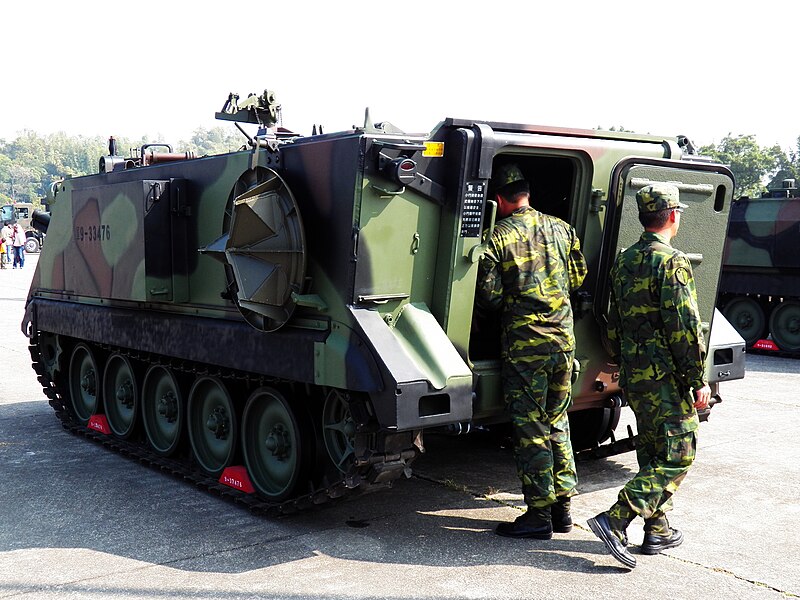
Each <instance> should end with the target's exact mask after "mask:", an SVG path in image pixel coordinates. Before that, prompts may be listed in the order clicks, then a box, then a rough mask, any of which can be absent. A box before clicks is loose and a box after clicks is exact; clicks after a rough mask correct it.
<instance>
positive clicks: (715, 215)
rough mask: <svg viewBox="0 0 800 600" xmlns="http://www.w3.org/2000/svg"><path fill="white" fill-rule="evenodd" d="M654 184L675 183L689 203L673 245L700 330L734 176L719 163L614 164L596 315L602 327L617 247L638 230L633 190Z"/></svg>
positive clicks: (710, 307) (707, 313) (710, 302)
mask: <svg viewBox="0 0 800 600" xmlns="http://www.w3.org/2000/svg"><path fill="white" fill-rule="evenodd" d="M657 182H658V183H661V182H669V183H673V184H675V185H677V186H678V189H679V190H680V199H681V202H683V203H684V204H687V205H688V208H687V209H686V210H685V212H684V214H683V215H682V219H681V226H680V229H679V231H678V235H677V236H676V237H675V239H674V240H673V242H672V244H673V246H674V247H675V248H678V249H679V250H681V251H682V252H684V253H685V254H686V255H687V256H688V257H689V259H690V261H691V263H692V268H693V270H694V275H695V283H696V285H697V298H698V303H699V306H700V316H701V318H702V320H703V323H704V326H705V328H708V327H709V326H710V323H711V319H712V316H713V314H714V304H715V302H716V299H717V283H718V280H719V272H720V268H721V266H722V249H723V246H724V245H725V235H726V233H727V228H728V212H729V210H730V205H731V198H732V196H733V186H734V182H733V175H732V174H731V172H730V171H729V170H728V168H727V167H725V166H723V165H719V164H710V163H685V162H679V161H669V160H658V159H648V158H631V159H627V160H625V161H622V162H620V163H619V164H618V165H617V166H616V167H615V169H614V173H613V175H612V181H611V186H610V189H611V190H612V197H611V198H610V199H609V202H608V211H609V213H608V215H607V217H606V224H605V229H604V234H603V235H604V239H603V252H602V257H601V261H600V267H599V268H600V271H599V275H600V276H599V277H598V282H600V289H599V290H598V294H597V295H596V297H595V315H597V317H598V320H599V321H600V322H601V325H603V328H602V329H603V330H605V325H606V323H607V314H608V304H609V284H610V281H609V278H608V273H609V270H610V268H611V265H612V264H613V261H614V259H615V258H616V256H617V255H618V254H619V253H620V252H621V251H622V250H624V249H625V248H628V247H630V246H631V245H633V244H635V243H636V241H637V240H638V239H639V237H640V236H641V234H642V231H643V228H642V225H641V224H640V223H639V216H638V215H639V210H638V207H637V205H636V192H638V191H639V190H640V189H642V188H643V187H645V186H646V185H650V184H652V183H657ZM706 332H707V329H706Z"/></svg>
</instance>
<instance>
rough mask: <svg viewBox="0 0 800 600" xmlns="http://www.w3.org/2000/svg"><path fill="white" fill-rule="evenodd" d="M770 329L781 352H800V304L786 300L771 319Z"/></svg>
mask: <svg viewBox="0 0 800 600" xmlns="http://www.w3.org/2000/svg"><path fill="white" fill-rule="evenodd" d="M769 329H770V332H771V333H772V339H773V340H774V341H775V343H776V344H778V347H779V348H780V349H781V350H786V351H787V352H796V351H798V350H800V302H798V301H797V300H786V301H784V302H781V303H780V304H779V305H778V306H776V307H775V309H774V310H773V311H772V315H771V316H770V319H769Z"/></svg>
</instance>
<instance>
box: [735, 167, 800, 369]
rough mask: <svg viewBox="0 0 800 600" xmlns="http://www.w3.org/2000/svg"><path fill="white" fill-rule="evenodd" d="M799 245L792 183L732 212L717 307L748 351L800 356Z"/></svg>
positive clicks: (798, 194)
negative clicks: (744, 342) (742, 340)
mask: <svg viewBox="0 0 800 600" xmlns="http://www.w3.org/2000/svg"><path fill="white" fill-rule="evenodd" d="M798 239H800V189H798V188H797V185H796V182H795V180H794V179H786V180H784V181H783V186H782V187H780V188H775V189H771V190H769V191H767V192H764V194H763V195H762V196H761V197H760V198H748V197H743V198H740V199H738V200H736V201H735V202H734V203H733V205H732V206H731V217H730V226H729V229H728V238H727V241H726V244H725V254H724V259H723V266H722V275H721V278H720V289H719V293H720V298H719V305H720V306H721V307H722V312H723V313H724V314H725V315H726V317H727V319H728V320H729V321H730V322H731V324H732V325H733V326H734V327H735V328H736V330H737V331H738V332H739V333H740V334H741V336H742V337H743V338H744V339H745V341H746V343H747V346H748V347H751V348H753V349H756V350H758V349H761V350H768V351H778V352H782V353H785V354H790V355H792V356H800V252H798V244H797V242H798Z"/></svg>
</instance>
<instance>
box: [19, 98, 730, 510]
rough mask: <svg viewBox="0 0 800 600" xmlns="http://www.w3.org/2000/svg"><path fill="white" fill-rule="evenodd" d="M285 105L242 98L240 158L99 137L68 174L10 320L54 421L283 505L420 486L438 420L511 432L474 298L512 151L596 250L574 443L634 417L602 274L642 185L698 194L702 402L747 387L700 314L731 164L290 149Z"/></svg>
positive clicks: (476, 140)
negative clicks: (22, 310) (77, 172)
mask: <svg viewBox="0 0 800 600" xmlns="http://www.w3.org/2000/svg"><path fill="white" fill-rule="evenodd" d="M278 109H279V106H278V105H277V103H276V102H275V99H274V95H273V94H271V93H269V92H265V93H264V94H263V95H261V96H251V97H250V98H248V99H247V100H246V101H244V102H242V103H241V104H240V103H239V102H238V98H237V97H236V96H234V95H231V96H230V98H229V99H228V101H227V102H226V104H225V107H224V109H223V111H222V112H221V113H218V115H217V116H218V117H219V118H222V119H226V120H233V121H244V122H249V123H254V124H259V125H260V126H261V127H260V130H259V131H260V133H259V134H258V135H256V136H254V137H252V138H249V146H250V149H249V150H243V151H240V152H235V153H231V154H224V155H219V156H207V157H202V158H192V157H190V156H187V155H185V154H178V153H175V152H172V149H171V148H169V147H164V146H163V145H153V146H151V147H145V148H143V149H142V150H141V152H140V154H139V155H137V156H134V157H129V158H123V157H120V156H117V155H116V152H115V148H114V145H113V143H112V144H111V145H110V151H109V156H106V157H104V158H102V159H101V161H100V173H99V174H97V175H92V176H86V177H78V178H74V179H67V180H65V181H64V182H63V183H60V184H59V185H58V186H57V189H56V190H55V191H56V194H55V197H54V199H53V201H52V204H51V217H50V221H49V225H48V230H47V232H48V238H47V239H48V242H47V246H46V247H45V249H44V252H43V253H42V255H41V257H40V260H39V263H38V267H37V271H36V273H35V276H34V280H33V283H32V286H31V290H30V295H29V299H28V303H27V311H26V315H25V320H24V323H23V330H24V331H25V332H26V333H27V334H28V335H29V337H30V340H31V353H32V357H33V361H34V367H35V369H36V372H37V373H38V375H39V379H40V381H41V382H42V384H43V386H44V388H45V390H46V393H47V395H48V396H49V398H50V400H51V404H52V405H53V407H54V408H55V410H56V412H57V414H58V416H59V417H60V418H61V419H62V421H63V422H64V424H65V426H66V427H67V428H70V429H71V430H73V431H76V432H80V433H82V434H84V435H87V436H89V437H94V438H96V439H98V440H100V441H104V442H106V443H107V444H108V445H110V446H113V447H114V448H123V449H124V450H125V451H126V452H128V453H130V454H133V455H134V456H137V457H139V458H140V459H141V460H145V461H150V462H151V463H153V464H156V465H160V466H162V467H165V468H169V469H170V470H171V471H173V472H177V473H180V474H181V475H182V476H185V477H187V478H190V479H194V480H196V481H198V482H200V483H203V484H207V485H216V482H217V481H220V482H221V483H223V484H226V485H228V486H232V487H233V488H237V489H238V491H237V492H235V496H236V497H237V498H239V499H241V500H242V501H247V502H249V501H253V502H255V501H257V502H261V503H262V506H269V507H278V508H279V509H281V510H282V509H286V508H287V507H292V508H294V507H298V506H306V505H310V504H314V503H318V502H322V501H325V500H326V499H328V498H332V497H337V496H340V495H342V494H344V493H345V491H347V490H349V489H355V488H367V487H369V486H375V485H381V484H385V483H387V482H391V481H392V480H394V479H396V478H398V477H400V476H402V475H404V474H405V475H408V474H409V472H410V467H409V466H410V464H411V462H412V461H413V460H414V458H415V457H417V455H418V454H419V453H420V452H421V451H422V450H423V449H424V448H425V439H426V435H427V434H429V433H431V432H450V433H456V432H466V431H469V430H470V428H472V427H475V426H489V425H492V424H497V423H502V422H504V421H507V418H506V416H505V411H504V402H503V397H502V391H501V386H500V354H499V352H500V351H499V340H498V337H497V333H496V331H497V329H496V324H495V323H493V322H492V319H491V318H486V317H478V316H477V313H476V312H475V311H474V310H473V301H474V293H475V284H476V274H477V261H478V259H479V257H480V256H481V252H482V250H483V247H482V245H481V240H482V232H483V231H484V229H487V228H488V229H491V228H492V227H493V226H494V220H495V208H496V206H495V204H494V202H493V200H492V196H491V193H490V190H489V189H488V186H489V181H490V178H491V175H492V172H493V171H494V170H495V169H497V168H498V166H499V165H500V164H502V163H503V162H506V161H514V162H515V163H517V164H518V165H519V167H520V168H521V169H522V171H523V173H524V175H525V176H526V178H527V179H528V180H529V181H531V182H532V186H533V203H534V204H535V205H536V206H537V207H538V208H539V209H541V210H543V211H546V212H549V213H552V214H554V215H557V216H558V217H561V218H563V219H565V220H567V221H569V222H570V223H572V225H573V226H574V227H575V228H576V230H577V232H578V234H579V236H580V238H581V240H582V244H583V249H584V251H585V255H586V258H587V261H588V265H589V275H588V276H587V278H586V282H585V284H584V285H583V287H582V289H581V290H580V292H579V293H578V294H577V295H576V296H575V297H574V298H572V302H573V304H574V307H575V312H576V325H575V328H576V337H577V341H578V350H577V355H576V357H577V361H578V363H579V364H578V365H577V367H578V368H577V369H576V377H575V381H574V390H575V402H574V407H573V412H572V418H573V429H574V436H573V440H574V443H575V445H576V446H577V447H578V448H591V447H594V446H596V445H597V444H598V443H599V442H602V441H604V440H607V439H608V438H609V436H611V435H612V433H613V430H614V428H615V427H616V425H617V422H618V420H619V413H620V409H621V407H622V406H623V404H624V398H623V396H622V394H621V392H620V390H619V387H618V385H617V376H618V368H617V366H616V365H614V364H612V363H611V360H610V358H609V355H608V352H607V351H606V349H605V340H604V338H603V333H602V332H603V331H604V326H605V319H606V310H607V306H608V295H609V289H608V277H607V273H608V270H609V268H610V265H611V262H612V260H613V259H614V256H615V255H616V253H617V252H618V250H619V249H620V248H622V247H626V246H628V245H630V244H631V243H633V242H634V241H635V240H636V239H638V237H639V234H640V232H641V227H640V225H639V223H638V219H637V208H636V201H635V194H636V192H637V191H638V190H639V189H640V188H641V187H643V186H645V185H648V184H649V183H651V182H654V181H671V182H676V184H677V185H678V186H679V187H680V189H681V192H682V195H681V200H682V201H683V202H686V203H688V204H689V205H690V208H689V209H688V210H689V211H690V212H691V213H692V217H691V218H687V219H686V220H685V222H684V225H683V228H682V231H681V234H680V247H681V248H683V249H685V250H687V251H689V252H690V255H691V257H692V260H693V261H694V263H695V267H696V276H697V281H698V289H699V300H700V310H701V313H702V316H703V318H704V321H705V322H706V323H707V325H708V326H709V327H710V325H711V323H712V319H713V322H714V328H713V332H712V334H711V339H712V346H713V347H714V348H713V350H712V351H711V352H710V353H709V363H708V369H709V373H710V375H711V382H712V385H713V386H714V392H715V394H716V393H717V391H718V389H717V384H718V383H719V382H720V381H722V380H725V379H733V378H736V377H741V376H742V374H743V372H742V367H741V365H742V359H743V356H742V343H741V340H740V339H739V338H738V336H736V335H735V334H734V335H733V336H730V335H728V334H729V333H730V332H732V331H733V330H732V329H731V328H730V327H729V326H728V329H726V328H725V325H727V323H725V320H724V318H723V317H722V316H721V315H720V314H719V313H716V314H715V311H714V301H715V298H716V292H717V279H718V274H719V268H720V264H721V260H722V246H723V239H724V232H725V230H726V227H727V222H728V211H729V207H730V198H731V193H732V190H733V180H732V176H731V174H730V172H729V171H728V170H727V168H725V167H724V166H722V165H719V164H713V163H710V162H707V161H703V160H701V159H700V158H698V157H696V156H693V155H689V154H686V153H684V150H685V144H684V145H682V142H681V141H680V140H677V139H669V138H662V137H654V136H642V135H634V134H630V133H614V132H602V131H590V130H576V129H562V128H553V127H539V126H533V125H517V124H509V123H490V122H483V121H476V120H462V119H452V118H451V119H446V120H444V121H443V122H441V123H440V124H439V125H438V126H437V127H436V128H434V129H433V131H432V132H431V133H430V134H407V133H403V132H402V131H400V130H398V129H397V128H395V127H393V126H392V125H390V124H388V123H383V124H373V123H372V122H371V120H370V119H369V116H368V114H367V118H366V119H365V124H364V126H363V127H354V128H353V129H352V130H349V131H343V132H339V133H329V134H319V135H317V134H312V135H310V136H306V137H302V136H298V135H296V134H293V133H291V132H290V131H287V130H285V129H283V128H280V127H277V126H276V122H277V121H276V119H277V115H278ZM237 125H238V123H237ZM239 127H240V128H241V126H239ZM315 129H316V128H315ZM242 131H243V132H244V129H242ZM253 499H257V500H253Z"/></svg>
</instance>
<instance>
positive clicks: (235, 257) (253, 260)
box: [225, 169, 306, 331]
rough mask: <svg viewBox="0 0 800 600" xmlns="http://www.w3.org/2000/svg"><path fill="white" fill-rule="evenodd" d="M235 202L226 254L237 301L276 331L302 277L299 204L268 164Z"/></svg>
mask: <svg viewBox="0 0 800 600" xmlns="http://www.w3.org/2000/svg"><path fill="white" fill-rule="evenodd" d="M259 171H260V172H259V173H258V183H257V184H256V185H255V186H253V187H252V188H250V189H249V190H247V191H246V192H244V193H242V194H241V195H239V196H237V197H236V198H235V199H234V202H233V211H232V213H233V214H232V215H231V226H230V231H229V232H228V239H227V242H226V244H225V258H226V259H227V262H228V264H229V265H230V266H231V268H232V269H233V274H234V278H235V280H236V286H237V288H238V290H237V305H238V306H239V310H240V311H241V312H242V315H243V316H244V318H245V319H246V320H247V321H248V323H250V324H251V325H252V326H253V327H255V328H256V329H260V330H262V331H274V330H276V329H278V328H280V327H281V326H282V325H284V324H285V323H286V321H288V320H289V317H291V315H292V312H294V307H295V302H294V300H293V299H292V293H293V292H296V293H300V291H301V289H302V285H303V279H304V278H305V270H306V258H305V237H304V235H303V223H302V220H301V219H300V212H299V211H298V209H297V203H296V202H295V199H294V196H293V195H292V193H291V191H290V190H289V188H288V186H287V185H286V183H285V182H284V181H283V179H281V177H280V176H279V175H278V174H277V173H276V172H275V171H273V170H272V169H259Z"/></svg>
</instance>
